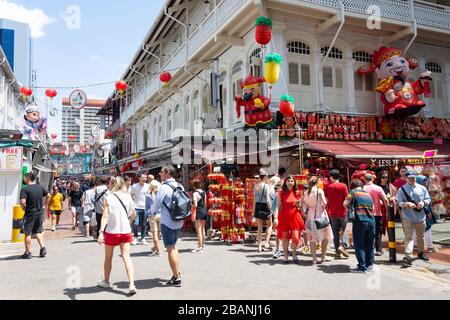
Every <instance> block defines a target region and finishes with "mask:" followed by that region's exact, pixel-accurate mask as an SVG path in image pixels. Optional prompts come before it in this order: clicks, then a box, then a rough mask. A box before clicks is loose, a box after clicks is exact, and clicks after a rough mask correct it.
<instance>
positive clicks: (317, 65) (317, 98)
mask: <svg viewBox="0 0 450 320" xmlns="http://www.w3.org/2000/svg"><path fill="white" fill-rule="evenodd" d="M321 62H322V54H321V53H320V49H319V50H317V51H316V53H315V55H314V64H313V71H314V75H315V76H314V79H315V81H314V88H313V90H314V102H315V104H316V110H317V111H320V108H321V106H320V104H321V103H322V104H323V103H324V95H323V70H322V67H321Z"/></svg>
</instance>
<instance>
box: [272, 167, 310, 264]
mask: <svg viewBox="0 0 450 320" xmlns="http://www.w3.org/2000/svg"><path fill="white" fill-rule="evenodd" d="M300 198H301V195H300V193H299V191H298V187H297V182H296V181H295V180H294V178H293V177H292V176H288V177H287V178H286V180H285V181H284V184H283V187H282V190H281V192H280V193H279V194H278V196H277V206H276V209H275V214H274V217H275V224H277V225H278V234H277V237H278V239H281V240H282V241H283V254H284V261H283V263H284V264H287V263H288V258H289V240H291V239H292V250H293V253H292V257H293V260H294V263H295V264H299V260H298V258H297V248H298V246H299V245H300V234H301V232H302V230H304V229H305V224H304V222H303V219H302V217H301V214H300V209H299V206H300Z"/></svg>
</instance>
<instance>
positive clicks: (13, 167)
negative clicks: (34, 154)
mask: <svg viewBox="0 0 450 320" xmlns="http://www.w3.org/2000/svg"><path fill="white" fill-rule="evenodd" d="M22 165H23V148H22V147H8V148H1V149H0V172H3V171H22Z"/></svg>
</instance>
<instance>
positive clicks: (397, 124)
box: [277, 112, 450, 141]
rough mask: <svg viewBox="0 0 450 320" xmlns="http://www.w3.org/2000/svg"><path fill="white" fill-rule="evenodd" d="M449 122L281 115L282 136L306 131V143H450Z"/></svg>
mask: <svg viewBox="0 0 450 320" xmlns="http://www.w3.org/2000/svg"><path fill="white" fill-rule="evenodd" d="M449 122H450V121H449V120H447V119H439V118H425V117H408V118H403V119H394V118H390V117H386V116H384V117H377V116H364V117H362V116H348V115H343V114H332V113H331V114H322V113H316V112H309V113H308V112H296V113H295V115H294V118H291V117H287V116H284V115H283V114H281V113H280V112H277V128H278V129H279V130H280V137H284V138H295V137H298V131H299V129H302V138H303V139H304V140H344V141H383V140H434V139H435V138H438V139H441V138H442V139H444V140H449V139H450V123H449Z"/></svg>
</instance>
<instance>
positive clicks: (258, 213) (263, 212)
mask: <svg viewBox="0 0 450 320" xmlns="http://www.w3.org/2000/svg"><path fill="white" fill-rule="evenodd" d="M265 195H266V186H264V187H263V192H262V196H261V198H260V202H256V204H255V218H257V219H262V220H267V219H268V218H269V216H270V215H271V212H270V209H269V206H268V205H267V201H264V202H262V201H263V200H264V199H265Z"/></svg>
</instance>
